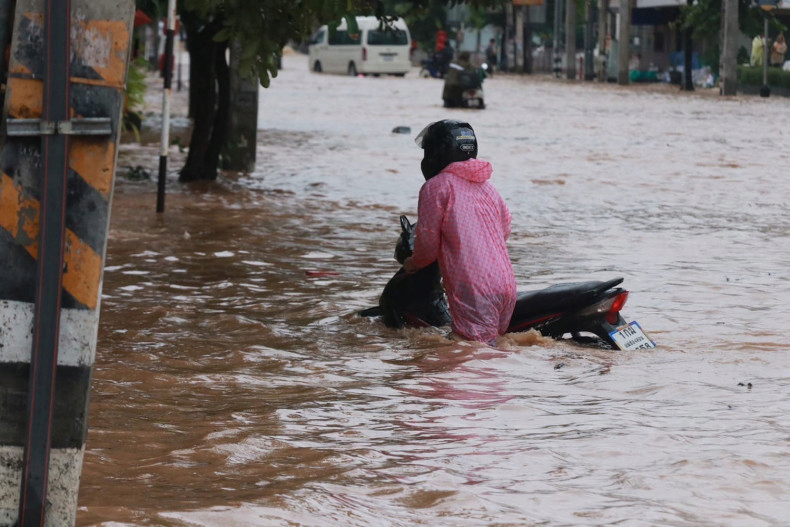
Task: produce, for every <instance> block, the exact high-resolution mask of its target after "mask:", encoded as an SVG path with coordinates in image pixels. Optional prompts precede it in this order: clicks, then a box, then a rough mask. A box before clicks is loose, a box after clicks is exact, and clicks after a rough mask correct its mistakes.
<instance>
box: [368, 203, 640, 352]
mask: <svg viewBox="0 0 790 527" xmlns="http://www.w3.org/2000/svg"><path fill="white" fill-rule="evenodd" d="M400 223H401V234H400V237H399V238H398V242H397V244H396V245H395V259H396V260H397V261H398V263H400V264H401V265H402V264H403V262H404V261H405V260H406V258H408V257H409V256H411V254H412V251H413V250H414V230H415V228H416V225H417V224H416V223H414V224H412V223H410V222H409V220H408V218H407V217H406V216H401V217H400ZM622 282H623V279H622V278H614V279H612V280H607V281H605V282H601V281H588V282H578V283H568V284H555V285H552V286H549V287H546V288H544V289H540V290H536V291H524V292H520V293H519V294H518V299H517V300H516V307H515V309H514V310H513V316H512V318H511V320H510V325H509V327H508V330H507V331H508V333H514V332H521V331H527V330H530V329H535V330H538V331H540V333H541V334H542V335H543V336H546V337H552V338H555V339H562V338H565V336H566V335H570V338H571V339H573V340H575V341H578V342H586V343H589V342H590V341H596V342H602V343H605V344H607V345H608V346H610V347H611V348H613V349H623V350H633V349H645V348H652V347H655V343H654V342H653V341H652V340H650V338H649V337H648V336H647V335H646V334H645V333H644V331H642V328H641V327H640V326H639V324H638V323H637V322H636V321H632V322H630V323H628V322H626V320H625V319H624V318H623V316H622V314H621V311H622V309H623V306H624V305H625V303H626V300H627V299H628V291H627V290H625V289H623V288H621V287H618V286H619V285H620V284H621V283H622ZM359 314H360V315H362V316H369V317H372V316H378V317H381V319H382V321H383V322H384V324H385V325H386V326H387V327H391V328H402V327H428V326H435V327H438V326H444V325H448V324H450V322H451V320H452V319H451V315H450V309H449V306H448V304H447V299H446V297H445V295H444V290H443V288H442V285H441V272H440V271H439V265H438V263H437V262H434V263H432V264H431V265H429V266H427V267H424V268H422V269H420V270H418V271H417V272H416V273H413V274H407V273H406V272H405V271H404V270H403V267H401V268H400V270H399V271H398V272H397V273H395V276H393V277H392V279H390V281H389V282H388V283H387V285H386V286H385V287H384V291H383V293H382V294H381V297H380V298H379V305H378V306H376V307H372V308H369V309H365V310H363V311H361V312H360V313H359ZM590 335H592V336H590Z"/></svg>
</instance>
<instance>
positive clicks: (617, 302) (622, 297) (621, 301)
mask: <svg viewBox="0 0 790 527" xmlns="http://www.w3.org/2000/svg"><path fill="white" fill-rule="evenodd" d="M626 300H628V291H623V292H622V293H620V294H619V295H617V296H616V297H615V299H614V303H613V304H612V307H611V308H610V309H609V313H619V312H620V310H622V309H623V306H624V305H625V301H626Z"/></svg>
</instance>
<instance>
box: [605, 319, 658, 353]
mask: <svg viewBox="0 0 790 527" xmlns="http://www.w3.org/2000/svg"><path fill="white" fill-rule="evenodd" d="M609 336H610V337H612V340H614V343H615V344H617V347H618V348H620V349H621V350H623V351H629V350H643V349H649V348H655V347H656V343H655V342H653V341H652V340H650V337H648V336H647V335H646V334H645V332H644V331H642V327H641V326H640V325H639V323H638V322H637V321H636V320H634V321H633V322H631V323H629V324H627V325H625V326H620V327H619V328H617V329H616V330H614V331H612V332H611V333H609Z"/></svg>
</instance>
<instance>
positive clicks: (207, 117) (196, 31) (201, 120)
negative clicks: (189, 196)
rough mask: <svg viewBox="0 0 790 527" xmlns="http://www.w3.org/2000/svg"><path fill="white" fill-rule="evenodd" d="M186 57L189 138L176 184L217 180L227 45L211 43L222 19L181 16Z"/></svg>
mask: <svg viewBox="0 0 790 527" xmlns="http://www.w3.org/2000/svg"><path fill="white" fill-rule="evenodd" d="M182 20H183V21H184V27H185V28H186V30H187V39H188V42H189V56H190V72H189V73H190V79H189V82H190V93H189V96H190V112H191V113H192V119H193V127H192V137H191V139H190V141H189V154H188V155H187V161H186V164H185V165H184V168H182V169H181V173H180V176H179V181H182V182H186V181H198V180H212V179H216V178H217V166H218V165H219V152H220V148H221V146H222V143H223V142H224V140H225V135H226V134H227V118H228V107H229V102H230V101H229V99H230V89H229V78H230V77H229V73H228V64H227V60H226V58H225V50H226V49H227V42H215V41H214V35H216V34H217V32H218V31H219V30H220V29H222V27H223V24H222V19H221V18H219V17H217V18H214V19H213V20H211V21H206V20H201V19H200V18H199V17H197V16H195V15H194V14H192V13H189V14H187V16H183V17H182Z"/></svg>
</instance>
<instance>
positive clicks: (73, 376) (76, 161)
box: [0, 0, 135, 526]
mask: <svg viewBox="0 0 790 527" xmlns="http://www.w3.org/2000/svg"><path fill="white" fill-rule="evenodd" d="M44 6H45V1H44V0H17V2H16V13H15V18H14V25H13V38H12V48H11V59H10V65H9V71H11V72H13V73H12V74H11V75H9V79H8V85H7V92H6V98H5V104H4V108H3V118H4V119H3V121H4V123H6V125H7V128H8V131H9V133H8V134H7V135H6V137H5V140H4V142H3V146H2V152H0V255H2V257H1V258H0V416H2V426H0V525H15V524H16V522H17V521H18V520H20V522H21V519H20V518H19V512H20V503H19V498H20V494H21V489H20V486H21V482H22V480H23V473H27V472H26V471H27V468H28V464H27V458H25V456H23V452H24V451H25V445H26V444H27V443H28V442H29V431H28V428H29V427H28V423H29V422H30V421H31V419H30V417H31V414H30V412H29V411H28V409H29V408H31V406H30V405H29V402H28V397H29V396H30V394H31V390H30V379H31V377H32V376H31V375H30V370H31V364H33V361H32V349H33V341H34V339H33V335H34V331H35V329H36V327H37V325H38V324H39V323H40V321H37V319H36V316H35V314H34V311H35V307H36V305H37V304H36V302H37V298H38V297H37V281H38V277H37V272H36V269H37V267H38V263H37V259H38V255H39V253H40V250H41V245H40V239H41V233H40V219H41V217H42V216H43V214H42V213H44V212H46V211H48V210H49V204H50V203H51V202H50V200H49V199H47V200H46V201H43V200H42V187H44V184H43V183H42V168H43V166H44V162H45V160H46V161H49V162H52V159H51V158H46V159H45V156H44V155H42V147H41V144H42V139H41V137H40V135H38V131H37V130H36V128H34V129H33V131H32V135H27V136H24V135H17V132H19V128H18V127H17V125H22V124H24V122H20V121H18V120H19V119H34V120H37V122H38V121H39V120H41V118H42V115H43V94H44V87H45V83H46V79H45V76H46V72H47V71H48V70H47V67H46V64H45V62H46V60H45V57H46V51H45V43H44V40H43V38H42V37H43V36H44V35H46V34H47V33H46V32H45V31H44V26H43V24H44V16H43V13H44ZM134 7H135V6H134V2H132V1H131V0H112V1H110V0H101V1H100V0H71V17H70V18H71V30H70V33H69V34H70V36H71V38H70V50H71V62H70V64H71V66H70V79H71V82H70V86H69V99H68V101H69V104H70V112H69V113H70V115H71V116H72V117H71V118H70V119H69V120H68V121H65V122H64V121H61V123H62V126H64V127H63V128H59V130H65V129H67V128H66V127H68V126H71V127H72V129H73V130H74V131H75V132H77V133H79V130H82V131H83V132H84V131H85V130H86V129H87V128H81V127H82V126H86V127H87V125H88V124H90V123H88V122H86V121H84V120H82V119H83V118H106V119H108V121H107V122H106V123H105V124H103V125H102V127H100V128H102V130H101V131H99V132H98V134H99V135H94V134H86V135H68V136H67V137H69V140H68V141H67V145H68V149H67V152H66V154H67V159H68V168H67V169H66V167H62V168H61V171H62V172H63V173H64V174H65V176H64V177H65V190H66V195H67V196H68V199H67V200H66V204H67V206H66V209H65V214H64V216H63V218H62V220H59V221H60V225H61V226H62V227H61V228H63V229H64V236H65V243H64V249H63V266H62V268H61V269H60V280H61V281H62V291H61V294H60V295H59V296H60V298H61V300H60V306H59V309H58V306H57V305H55V308H54V311H55V313H59V315H58V316H59V323H58V325H57V326H56V327H59V332H58V333H57V334H56V335H55V338H54V341H55V342H54V345H53V348H54V349H53V350H52V354H51V355H54V356H53V359H55V361H56V362H55V364H54V366H55V367H54V393H53V397H52V400H53V403H54V409H53V418H52V421H51V429H50V430H51V432H50V443H49V447H50V448H51V450H50V453H49V463H48V465H47V469H46V470H45V472H44V474H46V478H45V479H44V480H43V482H44V483H45V484H46V487H45V488H46V494H45V495H44V496H42V497H41V499H42V500H43V503H44V518H43V522H42V523H43V524H44V525H46V526H68V525H74V523H75V521H76V514H77V493H78V490H79V482H80V474H81V471H82V459H83V455H84V452H85V438H86V435H87V410H88V398H89V397H88V396H89V390H90V380H91V375H92V371H93V363H94V358H95V354H96V335H97V331H98V322H99V307H100V306H99V304H100V299H101V279H102V271H103V265H104V254H105V248H106V240H107V228H108V224H109V215H110V204H111V196H112V189H113V181H114V174H115V164H116V158H117V145H118V139H119V137H120V131H121V130H120V128H121V127H120V123H121V111H122V107H123V100H124V89H125V83H126V72H127V67H128V62H129V50H130V44H131V31H132V18H133V14H134ZM62 45H63V46H66V43H63V44H62ZM64 88H65V86H64ZM15 127H16V128H15ZM12 132H13V133H12ZM58 133H60V132H58ZM43 207H46V209H43V210H42V208H43ZM42 261H45V260H42ZM33 393H35V392H33ZM45 452H46V451H45ZM22 523H24V522H22Z"/></svg>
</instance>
